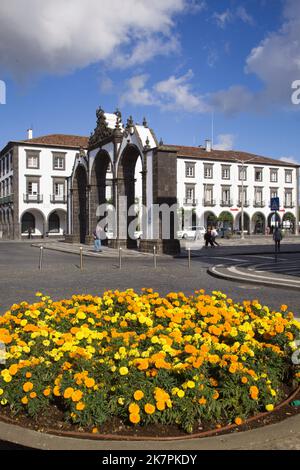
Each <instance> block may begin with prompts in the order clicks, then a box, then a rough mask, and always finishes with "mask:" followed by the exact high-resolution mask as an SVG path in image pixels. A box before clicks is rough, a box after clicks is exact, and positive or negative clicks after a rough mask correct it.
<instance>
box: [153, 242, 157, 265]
mask: <svg viewBox="0 0 300 470" xmlns="http://www.w3.org/2000/svg"><path fill="white" fill-rule="evenodd" d="M153 262H154V269H156V268H157V261H156V246H154V247H153Z"/></svg>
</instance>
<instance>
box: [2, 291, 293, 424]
mask: <svg viewBox="0 0 300 470" xmlns="http://www.w3.org/2000/svg"><path fill="white" fill-rule="evenodd" d="M37 295H39V297H41V298H40V299H39V300H40V301H39V302H37V303H35V304H32V305H29V304H28V303H26V302H22V303H21V304H20V305H13V306H12V307H11V309H10V311H8V312H6V314H5V315H4V316H3V317H0V341H1V342H3V343H4V344H5V345H6V350H7V353H6V364H5V365H3V366H0V367H2V370H1V374H0V395H1V396H0V403H1V405H2V406H3V407H5V409H7V408H9V409H10V412H11V413H12V414H17V415H18V414H22V413H23V414H24V413H26V414H27V415H28V416H30V417H32V418H33V419H34V418H35V417H37V416H41V415H45V416H46V415H49V413H50V414H51V409H54V407H55V409H58V410H60V411H62V412H63V413H64V419H65V420H66V421H70V422H72V423H73V424H74V425H78V426H79V427H83V428H84V429H90V430H91V431H92V432H98V430H99V428H100V427H101V426H102V425H103V424H104V423H107V422H109V421H110V420H112V419H115V418H118V419H120V420H121V421H122V422H123V423H127V424H128V423H131V425H132V426H140V425H147V424H150V425H151V424H152V425H154V424H155V425H157V424H160V425H161V424H166V425H168V424H170V425H175V424H176V425H178V426H180V427H181V428H183V429H184V430H185V431H186V432H192V431H193V429H195V424H196V423H198V424H199V422H202V421H205V422H207V423H210V425H211V426H216V427H218V426H221V424H229V423H236V424H242V423H243V421H244V420H245V419H246V418H247V417H249V416H253V415H255V414H257V413H259V412H261V411H265V410H267V411H271V410H272V409H273V408H274V406H275V405H276V403H278V402H279V401H280V400H281V398H282V397H283V393H284V384H287V385H289V386H291V385H292V384H293V383H294V384H295V383H296V382H297V381H298V382H299V381H300V373H299V372H297V369H296V367H295V366H294V365H293V364H292V360H291V356H292V353H293V351H294V350H295V342H294V340H295V339H296V338H297V337H298V335H299V333H300V323H299V322H297V321H296V320H295V319H294V317H293V314H292V313H291V312H288V310H287V307H286V306H285V305H282V306H281V309H280V311H279V312H275V311H270V310H269V308H268V307H265V306H261V305H260V304H259V303H258V301H255V300H254V301H252V302H250V301H244V302H243V303H242V304H238V303H234V302H233V301H232V300H231V299H229V298H227V297H226V295H225V294H222V293H221V292H213V293H212V295H206V294H205V292H204V291H203V290H200V291H196V292H195V294H194V295H193V296H190V297H186V296H185V295H184V294H183V293H181V292H179V293H170V294H168V295H167V296H166V297H161V296H160V295H159V294H158V293H155V292H153V290H152V289H143V291H142V293H141V294H137V293H135V292H134V291H133V290H131V289H130V290H127V291H125V292H119V291H114V292H112V291H108V292H105V293H104V295H103V296H102V297H92V296H90V295H85V296H80V295H76V296H73V297H72V299H70V300H62V301H60V302H54V301H52V300H51V299H50V298H49V297H43V296H42V295H41V294H37Z"/></svg>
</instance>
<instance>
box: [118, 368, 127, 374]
mask: <svg viewBox="0 0 300 470" xmlns="http://www.w3.org/2000/svg"><path fill="white" fill-rule="evenodd" d="M128 372H129V371H128V368H127V367H120V369H119V373H120V375H127V374H128Z"/></svg>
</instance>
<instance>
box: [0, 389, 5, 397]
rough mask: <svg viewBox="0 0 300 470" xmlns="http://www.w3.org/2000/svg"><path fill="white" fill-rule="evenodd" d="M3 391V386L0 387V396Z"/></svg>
mask: <svg viewBox="0 0 300 470" xmlns="http://www.w3.org/2000/svg"><path fill="white" fill-rule="evenodd" d="M3 393H4V390H3V388H0V397H1V395H3Z"/></svg>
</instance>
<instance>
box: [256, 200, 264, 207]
mask: <svg viewBox="0 0 300 470" xmlns="http://www.w3.org/2000/svg"><path fill="white" fill-rule="evenodd" d="M265 205H266V203H265V201H255V200H254V201H253V207H265Z"/></svg>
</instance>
